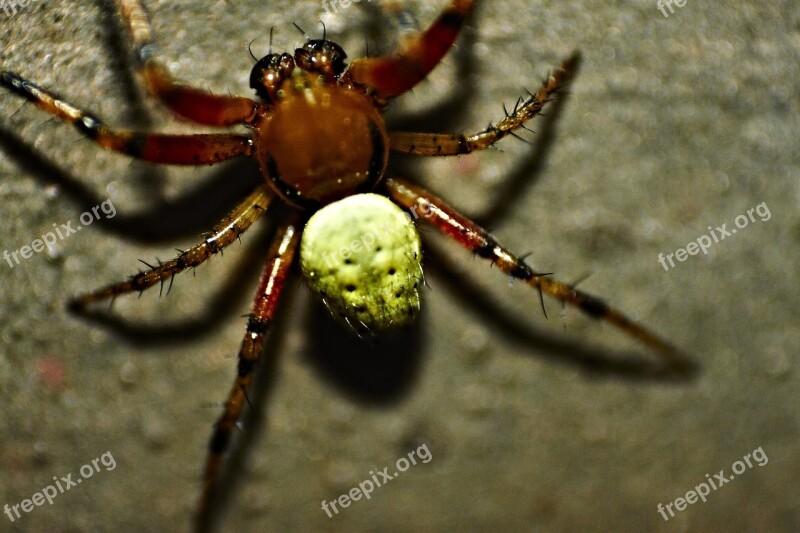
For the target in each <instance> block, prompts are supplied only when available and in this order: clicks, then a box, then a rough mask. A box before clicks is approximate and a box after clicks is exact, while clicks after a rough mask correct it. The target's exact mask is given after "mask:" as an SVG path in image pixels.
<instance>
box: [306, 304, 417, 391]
mask: <svg viewBox="0 0 800 533" xmlns="http://www.w3.org/2000/svg"><path fill="white" fill-rule="evenodd" d="M424 324H425V320H418V321H417V322H416V323H415V325H413V326H411V327H408V328H404V329H402V330H400V331H397V332H394V333H391V334H387V335H381V336H380V337H374V338H359V337H358V336H357V335H356V333H355V332H354V331H352V330H350V329H348V328H345V327H343V326H342V325H341V324H340V323H338V322H336V321H335V320H334V319H333V318H332V317H331V316H330V314H329V313H328V312H327V311H326V310H325V309H324V306H323V305H322V304H320V303H319V302H317V301H316V300H315V301H314V302H313V305H312V308H311V310H310V312H309V313H308V316H307V323H306V328H305V329H306V331H313V332H314V335H313V336H312V342H311V347H310V349H309V350H308V351H307V354H306V357H307V360H308V361H309V362H310V363H311V364H312V365H313V366H314V367H315V368H316V369H317V370H318V373H319V374H320V376H321V377H322V378H323V379H325V380H326V381H328V382H329V383H331V384H333V385H334V386H335V387H336V388H337V389H339V391H340V392H342V393H344V394H345V395H347V396H349V397H350V398H351V399H353V400H355V401H357V402H359V403H361V404H364V405H371V406H375V405H384V406H390V405H393V404H395V403H397V402H398V401H399V400H400V399H401V398H402V397H403V396H405V395H406V393H407V392H408V390H409V389H410V388H411V386H412V385H413V383H414V382H415V380H416V378H417V376H418V375H419V371H420V366H421V365H420V363H421V361H420V354H421V352H422V350H421V346H422V345H423V344H424V337H425V336H426V335H425V333H426V330H425V327H424Z"/></svg>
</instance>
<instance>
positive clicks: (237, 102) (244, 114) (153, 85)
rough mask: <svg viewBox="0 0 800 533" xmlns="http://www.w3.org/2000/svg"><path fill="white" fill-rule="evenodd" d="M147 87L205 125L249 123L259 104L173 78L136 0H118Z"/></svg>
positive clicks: (179, 110) (257, 111)
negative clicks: (190, 85)
mask: <svg viewBox="0 0 800 533" xmlns="http://www.w3.org/2000/svg"><path fill="white" fill-rule="evenodd" d="M118 3H119V6H120V10H121V12H122V18H123V19H124V20H125V25H126V26H127V27H128V31H129V33H130V35H131V41H132V44H133V48H134V53H135V55H136V65H137V68H138V69H139V72H140V73H141V75H142V77H143V78H144V81H145V86H146V87H147V90H148V91H149V92H150V94H152V95H153V96H154V97H156V98H158V99H159V100H161V102H162V103H163V104H164V105H166V106H167V107H168V108H170V109H171V110H172V111H173V112H175V113H176V114H178V115H180V116H182V117H184V118H187V119H189V120H193V121H194V122H197V123H199V124H205V125H207V126H231V125H234V124H252V123H253V122H255V121H256V120H257V118H258V117H259V115H260V113H259V111H260V110H261V108H262V104H260V103H258V102H256V101H254V100H251V99H250V98H245V97H242V96H220V95H213V94H211V93H209V92H208V91H206V90H202V89H196V88H194V87H189V86H187V85H184V84H182V83H179V82H178V81H177V80H175V79H174V78H173V77H172V76H171V75H170V74H169V71H168V70H167V67H166V66H165V65H164V63H163V62H162V61H161V60H160V59H159V57H158V49H157V46H156V44H155V42H154V40H153V30H152V28H151V27H150V20H149V19H148V17H147V13H146V12H145V10H144V7H143V6H142V3H141V2H140V1H139V0H118Z"/></svg>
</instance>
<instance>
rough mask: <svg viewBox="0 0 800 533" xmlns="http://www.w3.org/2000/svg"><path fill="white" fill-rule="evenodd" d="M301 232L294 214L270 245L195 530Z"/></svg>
mask: <svg viewBox="0 0 800 533" xmlns="http://www.w3.org/2000/svg"><path fill="white" fill-rule="evenodd" d="M301 233H302V226H301V220H300V218H299V217H298V216H296V215H293V216H292V219H291V220H290V221H289V222H288V223H286V224H285V225H283V226H281V228H280V229H279V230H278V232H277V234H276V236H275V238H274V240H273V243H272V246H271V248H270V252H269V259H268V261H267V265H266V267H265V268H264V272H263V274H262V277H261V282H260V283H259V285H258V290H257V292H256V296H255V300H254V301H253V307H252V310H251V313H250V316H249V318H248V320H247V331H246V333H245V335H244V339H243V340H242V345H241V348H240V349H239V364H238V367H237V372H236V379H235V380H234V382H233V387H232V388H231V391H230V393H229V394H228V400H227V402H225V411H224V412H223V413H222V416H220V418H219V420H218V421H217V423H216V426H215V428H214V434H213V435H212V437H211V442H210V444H209V450H208V459H207V460H206V467H205V473H204V476H203V492H202V496H201V498H200V505H199V510H198V523H197V525H198V529H201V530H202V529H203V528H205V527H207V526H208V524H207V523H206V519H207V513H208V506H209V503H210V501H211V498H212V496H213V492H214V489H215V487H216V483H217V478H218V476H219V471H220V467H221V465H222V459H223V454H224V453H225V450H226V449H227V447H228V444H229V442H230V436H231V431H232V430H233V428H234V426H235V425H236V422H237V421H238V419H239V415H240V414H241V412H242V407H243V404H244V401H245V399H246V397H245V394H246V391H247V388H248V387H249V386H250V383H251V381H252V379H253V371H254V370H255V366H256V362H257V361H258V358H259V356H260V354H261V348H262V346H263V342H264V336H265V334H266V332H267V330H268V329H269V326H270V324H271V322H272V320H273V318H274V316H275V311H276V309H277V307H278V301H279V300H280V296H281V292H282V291H283V287H284V285H285V282H286V276H287V274H288V272H289V268H290V267H291V265H292V262H293V261H294V256H295V252H296V251H297V246H298V244H299V243H300V235H301Z"/></svg>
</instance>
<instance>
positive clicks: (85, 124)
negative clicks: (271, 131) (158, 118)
mask: <svg viewBox="0 0 800 533" xmlns="http://www.w3.org/2000/svg"><path fill="white" fill-rule="evenodd" d="M0 86H3V87H5V88H7V89H10V90H11V91H13V92H14V93H16V94H17V95H19V96H22V97H23V98H25V99H26V100H28V101H29V102H32V103H34V104H36V105H37V106H38V107H40V108H41V109H44V110H45V111H47V112H48V113H50V114H51V115H53V116H56V117H58V118H60V119H62V120H65V121H67V122H69V123H71V124H73V125H74V126H75V127H76V128H77V130H78V131H79V132H81V133H82V134H83V135H85V136H86V137H87V138H88V139H91V140H92V141H94V142H96V143H97V144H99V145H100V146H102V147H103V148H105V149H107V150H112V151H115V152H121V153H124V154H128V155H129V156H132V157H135V158H137V159H142V160H144V161H151V162H154V163H166V164H172V165H202V164H214V163H219V162H221V161H225V160H226V159H231V158H233V157H236V156H240V155H250V154H251V153H252V151H253V143H252V140H251V139H250V137H248V136H245V135H231V134H198V135H161V134H149V133H137V132H132V131H119V130H114V129H111V128H109V127H107V126H106V125H105V124H103V123H102V121H101V120H100V119H99V118H97V117H96V116H94V115H92V114H90V113H86V112H84V111H81V110H80V109H78V108H77V107H75V106H73V105H71V104H69V103H67V102H65V101H64V100H61V99H60V98H58V97H57V96H55V95H54V94H52V93H50V92H48V91H46V90H44V89H42V88H41V87H38V86H36V85H34V84H33V83H31V82H29V81H27V80H25V79H23V78H22V77H20V76H19V75H18V74H16V73H14V72H8V71H3V72H0Z"/></svg>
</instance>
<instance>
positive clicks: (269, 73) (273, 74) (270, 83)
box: [250, 53, 294, 103]
mask: <svg viewBox="0 0 800 533" xmlns="http://www.w3.org/2000/svg"><path fill="white" fill-rule="evenodd" d="M293 70H294V59H292V56H290V55H289V54H287V53H283V54H269V55H267V56H264V57H262V58H261V59H259V60H258V63H256V64H255V66H254V67H253V70H252V71H251V72H250V87H251V88H252V89H255V90H256V94H257V95H258V96H259V98H261V99H262V100H264V101H265V102H269V103H273V102H274V101H275V95H276V93H277V92H278V89H279V88H280V86H281V83H283V81H284V80H285V79H287V78H289V77H290V76H291V75H292V71H293Z"/></svg>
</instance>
